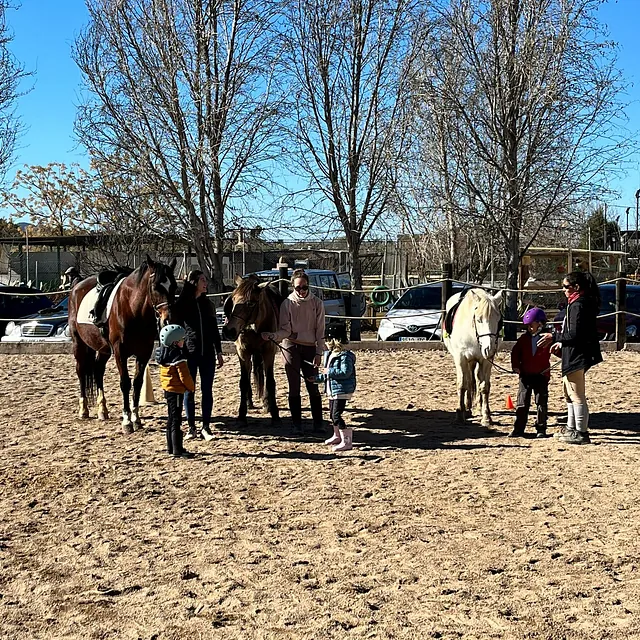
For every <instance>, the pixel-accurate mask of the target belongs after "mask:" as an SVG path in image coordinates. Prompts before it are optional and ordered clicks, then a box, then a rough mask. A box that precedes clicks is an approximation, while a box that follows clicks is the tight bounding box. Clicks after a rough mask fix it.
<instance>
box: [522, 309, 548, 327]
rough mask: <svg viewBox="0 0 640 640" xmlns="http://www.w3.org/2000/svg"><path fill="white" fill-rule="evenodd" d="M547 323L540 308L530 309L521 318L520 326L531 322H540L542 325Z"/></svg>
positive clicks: (545, 316)
mask: <svg viewBox="0 0 640 640" xmlns="http://www.w3.org/2000/svg"><path fill="white" fill-rule="evenodd" d="M546 321H547V315H546V314H545V312H544V311H543V310H542V309H540V307H532V308H531V309H529V310H528V311H527V312H526V313H525V314H524V316H523V318H522V324H531V323H532V322H540V323H541V324H544V323H545V322H546Z"/></svg>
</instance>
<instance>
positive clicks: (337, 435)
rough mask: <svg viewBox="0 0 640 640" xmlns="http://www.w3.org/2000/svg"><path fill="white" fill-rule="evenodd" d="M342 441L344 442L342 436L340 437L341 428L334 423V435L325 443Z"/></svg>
mask: <svg viewBox="0 0 640 640" xmlns="http://www.w3.org/2000/svg"><path fill="white" fill-rule="evenodd" d="M340 442H342V438H341V437H340V429H338V427H336V425H335V424H334V425H333V435H332V436H331V437H330V438H329V439H328V440H325V441H324V443H325V444H339V443H340Z"/></svg>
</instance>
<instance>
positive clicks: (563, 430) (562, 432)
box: [553, 427, 571, 438]
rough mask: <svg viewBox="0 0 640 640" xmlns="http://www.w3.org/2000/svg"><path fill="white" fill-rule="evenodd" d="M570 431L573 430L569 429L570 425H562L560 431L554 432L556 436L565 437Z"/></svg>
mask: <svg viewBox="0 0 640 640" xmlns="http://www.w3.org/2000/svg"><path fill="white" fill-rule="evenodd" d="M569 431H571V430H570V429H569V427H560V431H556V432H555V433H554V434H553V437H554V438H564V436H566V435H567V433H569Z"/></svg>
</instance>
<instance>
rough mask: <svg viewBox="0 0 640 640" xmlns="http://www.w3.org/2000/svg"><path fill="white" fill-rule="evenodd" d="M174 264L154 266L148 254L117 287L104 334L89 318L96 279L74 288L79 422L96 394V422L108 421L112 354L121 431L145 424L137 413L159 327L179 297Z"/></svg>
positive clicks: (71, 302)
mask: <svg viewBox="0 0 640 640" xmlns="http://www.w3.org/2000/svg"><path fill="white" fill-rule="evenodd" d="M175 264H176V261H175V260H173V262H172V263H171V264H170V265H166V264H163V263H161V262H154V261H153V260H152V259H151V258H149V256H147V260H146V262H143V263H142V264H141V265H140V266H139V267H138V268H137V269H136V270H135V271H134V272H133V273H131V274H130V275H129V276H127V277H126V278H124V279H123V280H122V281H121V282H120V283H119V284H118V285H116V287H117V288H116V289H114V293H113V294H112V302H111V309H110V311H109V317H108V322H107V330H106V332H105V335H103V334H102V333H101V332H100V330H99V329H98V328H97V327H96V326H95V325H94V324H93V323H92V322H91V321H90V320H89V319H88V310H89V309H91V307H92V306H93V305H92V304H91V301H92V300H95V295H94V294H93V293H91V295H90V296H88V297H87V294H89V293H90V292H93V290H94V288H95V286H96V277H95V276H91V277H89V278H86V279H85V280H83V281H82V282H79V283H78V284H77V285H76V286H75V287H74V289H73V291H72V292H71V295H70V298H69V329H70V332H71V337H72V339H73V355H74V357H75V359H76V373H77V374H78V379H79V381H80V412H79V416H80V417H81V418H88V417H89V409H88V402H87V398H91V399H93V396H94V390H95V393H96V398H95V400H96V404H97V408H98V418H99V419H100V420H107V419H108V418H109V413H108V411H107V403H106V401H105V397H104V371H105V367H106V366H107V360H109V358H110V357H111V353H113V355H114V358H115V360H116V365H117V367H118V371H119V373H120V390H121V391H122V430H123V431H124V433H132V432H133V431H134V430H135V429H137V428H139V427H140V426H141V422H140V416H139V415H138V404H139V400H140V390H141V388H142V383H143V380H144V372H145V367H146V366H147V363H148V362H149V358H150V357H151V353H152V351H153V343H154V340H155V338H156V334H157V330H158V325H160V326H162V325H164V324H166V323H167V322H169V321H170V313H171V305H172V304H173V302H174V298H175V293H176V279H175V276H174V275H173V269H174V267H175ZM85 297H87V299H86V300H85ZM83 300H85V303H84V304H83ZM131 356H133V357H134V358H135V359H136V373H135V377H134V379H133V410H131V409H130V404H129V393H130V392H131V378H130V377H129V372H128V370H127V360H128V359H129V357H131Z"/></svg>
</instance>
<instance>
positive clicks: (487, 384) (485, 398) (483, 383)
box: [476, 360, 491, 427]
mask: <svg viewBox="0 0 640 640" xmlns="http://www.w3.org/2000/svg"><path fill="white" fill-rule="evenodd" d="M476 376H477V380H478V395H479V397H480V409H481V412H482V414H481V415H482V421H481V422H480V424H481V425H482V426H483V427H490V426H491V409H490V408H489V393H490V391H491V361H489V360H482V361H481V362H479V363H478V365H477V369H476Z"/></svg>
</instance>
